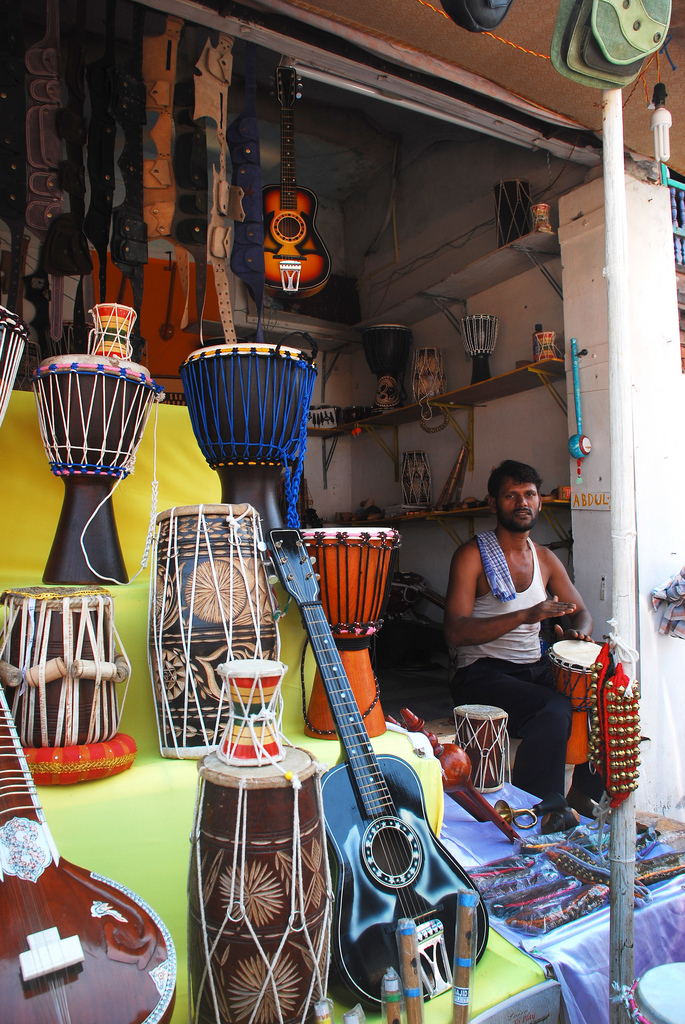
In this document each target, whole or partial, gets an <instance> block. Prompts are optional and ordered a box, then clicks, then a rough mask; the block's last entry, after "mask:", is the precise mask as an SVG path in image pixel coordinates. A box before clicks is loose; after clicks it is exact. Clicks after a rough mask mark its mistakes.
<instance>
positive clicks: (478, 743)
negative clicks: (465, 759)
mask: <svg viewBox="0 0 685 1024" xmlns="http://www.w3.org/2000/svg"><path fill="white" fill-rule="evenodd" d="M508 721H509V715H508V714H507V713H506V711H503V710H502V708H495V707H492V706H491V705H490V704H460V705H459V706H458V707H456V708H455V709H454V724H455V727H456V738H455V743H456V744H457V746H458V747H461V748H462V750H464V751H466V753H467V754H468V756H469V760H470V761H471V781H472V783H473V785H474V787H475V788H476V789H477V790H478V792H479V793H495V792H496V791H497V790H498V789H501V788H502V786H503V785H504V783H505V782H508V781H509V733H508V732H507V722H508Z"/></svg>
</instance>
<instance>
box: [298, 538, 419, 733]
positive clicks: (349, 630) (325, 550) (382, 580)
mask: <svg viewBox="0 0 685 1024" xmlns="http://www.w3.org/2000/svg"><path fill="white" fill-rule="evenodd" d="M302 539H303V540H304V543H305V546H306V548H307V551H308V553H309V557H310V558H311V559H312V561H313V562H314V564H315V566H316V571H317V574H318V576H319V584H320V587H321V604H322V607H323V611H324V615H325V616H326V618H327V620H328V622H329V624H330V627H331V632H332V633H333V639H334V641H335V645H336V647H337V648H338V651H339V652H340V659H341V661H342V663H343V666H344V668H345V673H346V675H347V678H348V680H349V682H350V686H351V688H352V692H353V694H354V697H355V700H356V702H357V706H358V707H359V710H360V712H361V714H362V717H363V718H364V720H365V723H366V728H367V731H368V733H369V736H372V737H373V736H380V735H381V734H382V733H384V732H385V731H386V728H385V716H384V715H383V710H382V708H381V704H380V700H379V691H378V686H377V683H376V679H375V676H374V673H373V668H372V666H371V658H370V656H369V648H370V646H371V637H372V636H373V634H374V633H375V632H376V631H377V630H379V629H380V628H381V626H382V625H383V615H384V613H385V607H386V605H387V602H388V597H389V596H390V586H391V583H392V576H393V572H394V568H395V562H396V559H397V550H398V548H399V547H400V544H401V543H402V539H401V537H400V534H399V533H398V531H397V530H391V529H378V528H367V527H347V528H345V529H344V530H335V529H330V528H325V529H322V530H302ZM305 733H306V734H307V735H308V736H317V737H319V738H322V739H335V738H336V735H337V734H336V731H335V726H334V724H333V718H332V715H331V712H330V709H329V707H328V701H327V700H326V695H325V691H324V686H323V682H322V680H321V676H320V673H319V671H318V669H317V672H316V674H315V676H314V683H313V686H312V692H311V695H310V698H309V705H308V708H307V714H306V718H305Z"/></svg>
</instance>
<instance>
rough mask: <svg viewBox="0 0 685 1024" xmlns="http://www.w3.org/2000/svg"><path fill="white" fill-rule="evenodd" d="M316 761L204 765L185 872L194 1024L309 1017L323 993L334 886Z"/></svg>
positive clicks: (300, 753)
mask: <svg viewBox="0 0 685 1024" xmlns="http://www.w3.org/2000/svg"><path fill="white" fill-rule="evenodd" d="M320 771H321V768H320V766H319V765H318V764H317V763H316V762H315V761H314V760H313V758H312V757H311V755H310V754H308V753H307V752H306V751H305V750H301V749H300V748H299V747H288V748H287V749H286V751H285V755H284V757H283V759H282V760H281V761H279V762H278V763H277V764H267V765H265V766H263V767H261V768H241V767H237V766H235V765H227V764H225V763H224V762H223V761H221V760H220V758H219V757H218V752H214V753H211V754H208V755H207V756H206V757H204V758H203V759H202V761H201V762H200V765H199V773H200V780H199V783H198V798H197V801H196V811H195V820H194V823H193V830H192V833H191V856H190V871H189V879H188V962H189V971H190V988H191V1006H190V1020H191V1022H192V1024H274V1022H279V1024H302V1022H303V1021H305V1020H310V1019H313V1017H312V1015H311V1011H312V1010H313V1007H314V1005H315V1004H316V1003H317V1002H319V1000H321V999H324V998H325V996H326V988H327V982H328V965H329V941H330V925H331V920H330V918H331V905H332V889H331V883H330V877H329V872H328V861H327V857H326V834H325V829H324V822H323V812H322V805H321V786H320Z"/></svg>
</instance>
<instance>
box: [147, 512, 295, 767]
mask: <svg viewBox="0 0 685 1024" xmlns="http://www.w3.org/2000/svg"><path fill="white" fill-rule="evenodd" d="M264 551H265V545H264V541H263V538H262V528H261V522H260V519H259V516H258V514H257V512H256V511H255V509H253V508H252V507H251V506H249V505H189V506H182V507H178V508H172V509H167V511H165V512H160V514H159V515H158V516H157V535H156V541H155V545H154V560H153V566H152V570H151V577H150V621H149V631H148V661H149V666H150V675H151V678H152V683H153V688H154V694H155V705H156V711H157V726H158V730H159V745H160V750H161V753H162V756H163V757H181V758H183V757H202V756H203V754H206V753H208V752H209V751H211V750H213V749H214V748H215V747H216V746H217V745H218V744H219V742H220V740H221V738H222V736H223V735H224V732H225V730H226V728H227V725H228V721H229V717H230V713H231V701H230V698H229V693H228V690H227V689H226V688H225V687H224V684H223V680H222V678H221V675H220V674H219V667H220V666H221V665H223V664H225V663H226V662H231V661H236V660H244V659H254V658H257V659H266V660H269V661H274V662H277V661H278V657H279V651H280V642H279V636H278V630H277V627H276V622H275V620H274V605H273V598H272V595H271V590H270V589H269V585H268V583H267V578H266V572H265V568H264Z"/></svg>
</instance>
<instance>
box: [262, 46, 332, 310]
mask: <svg viewBox="0 0 685 1024" xmlns="http://www.w3.org/2000/svg"><path fill="white" fill-rule="evenodd" d="M276 92H277V95H278V101H279V103H280V105H281V183H280V185H266V186H265V187H264V188H263V189H262V201H263V207H264V270H265V287H266V290H267V291H272V292H279V293H282V292H283V291H293V292H295V291H296V292H297V294H298V296H300V297H302V298H306V297H307V296H308V295H314V294H315V293H316V292H318V291H321V289H322V288H323V286H324V285H325V284H326V282H327V281H328V278H329V277H330V273H331V258H330V256H329V254H328V251H327V249H326V247H325V245H324V244H323V242H322V240H321V238H320V236H319V235H318V234H317V231H316V227H315V220H316V209H317V200H316V196H315V195H314V193H313V192H311V191H310V190H309V189H307V188H301V187H298V186H297V185H296V179H295V128H294V118H293V107H294V105H295V99H296V96H297V73H296V71H295V68H291V67H285V66H280V67H278V68H276ZM281 263H285V264H286V266H287V267H288V270H287V272H286V268H285V266H284V267H283V268H282V267H281ZM297 263H299V264H300V266H299V268H295V267H294V266H293V265H294V264H297ZM298 275H299V277H298Z"/></svg>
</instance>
